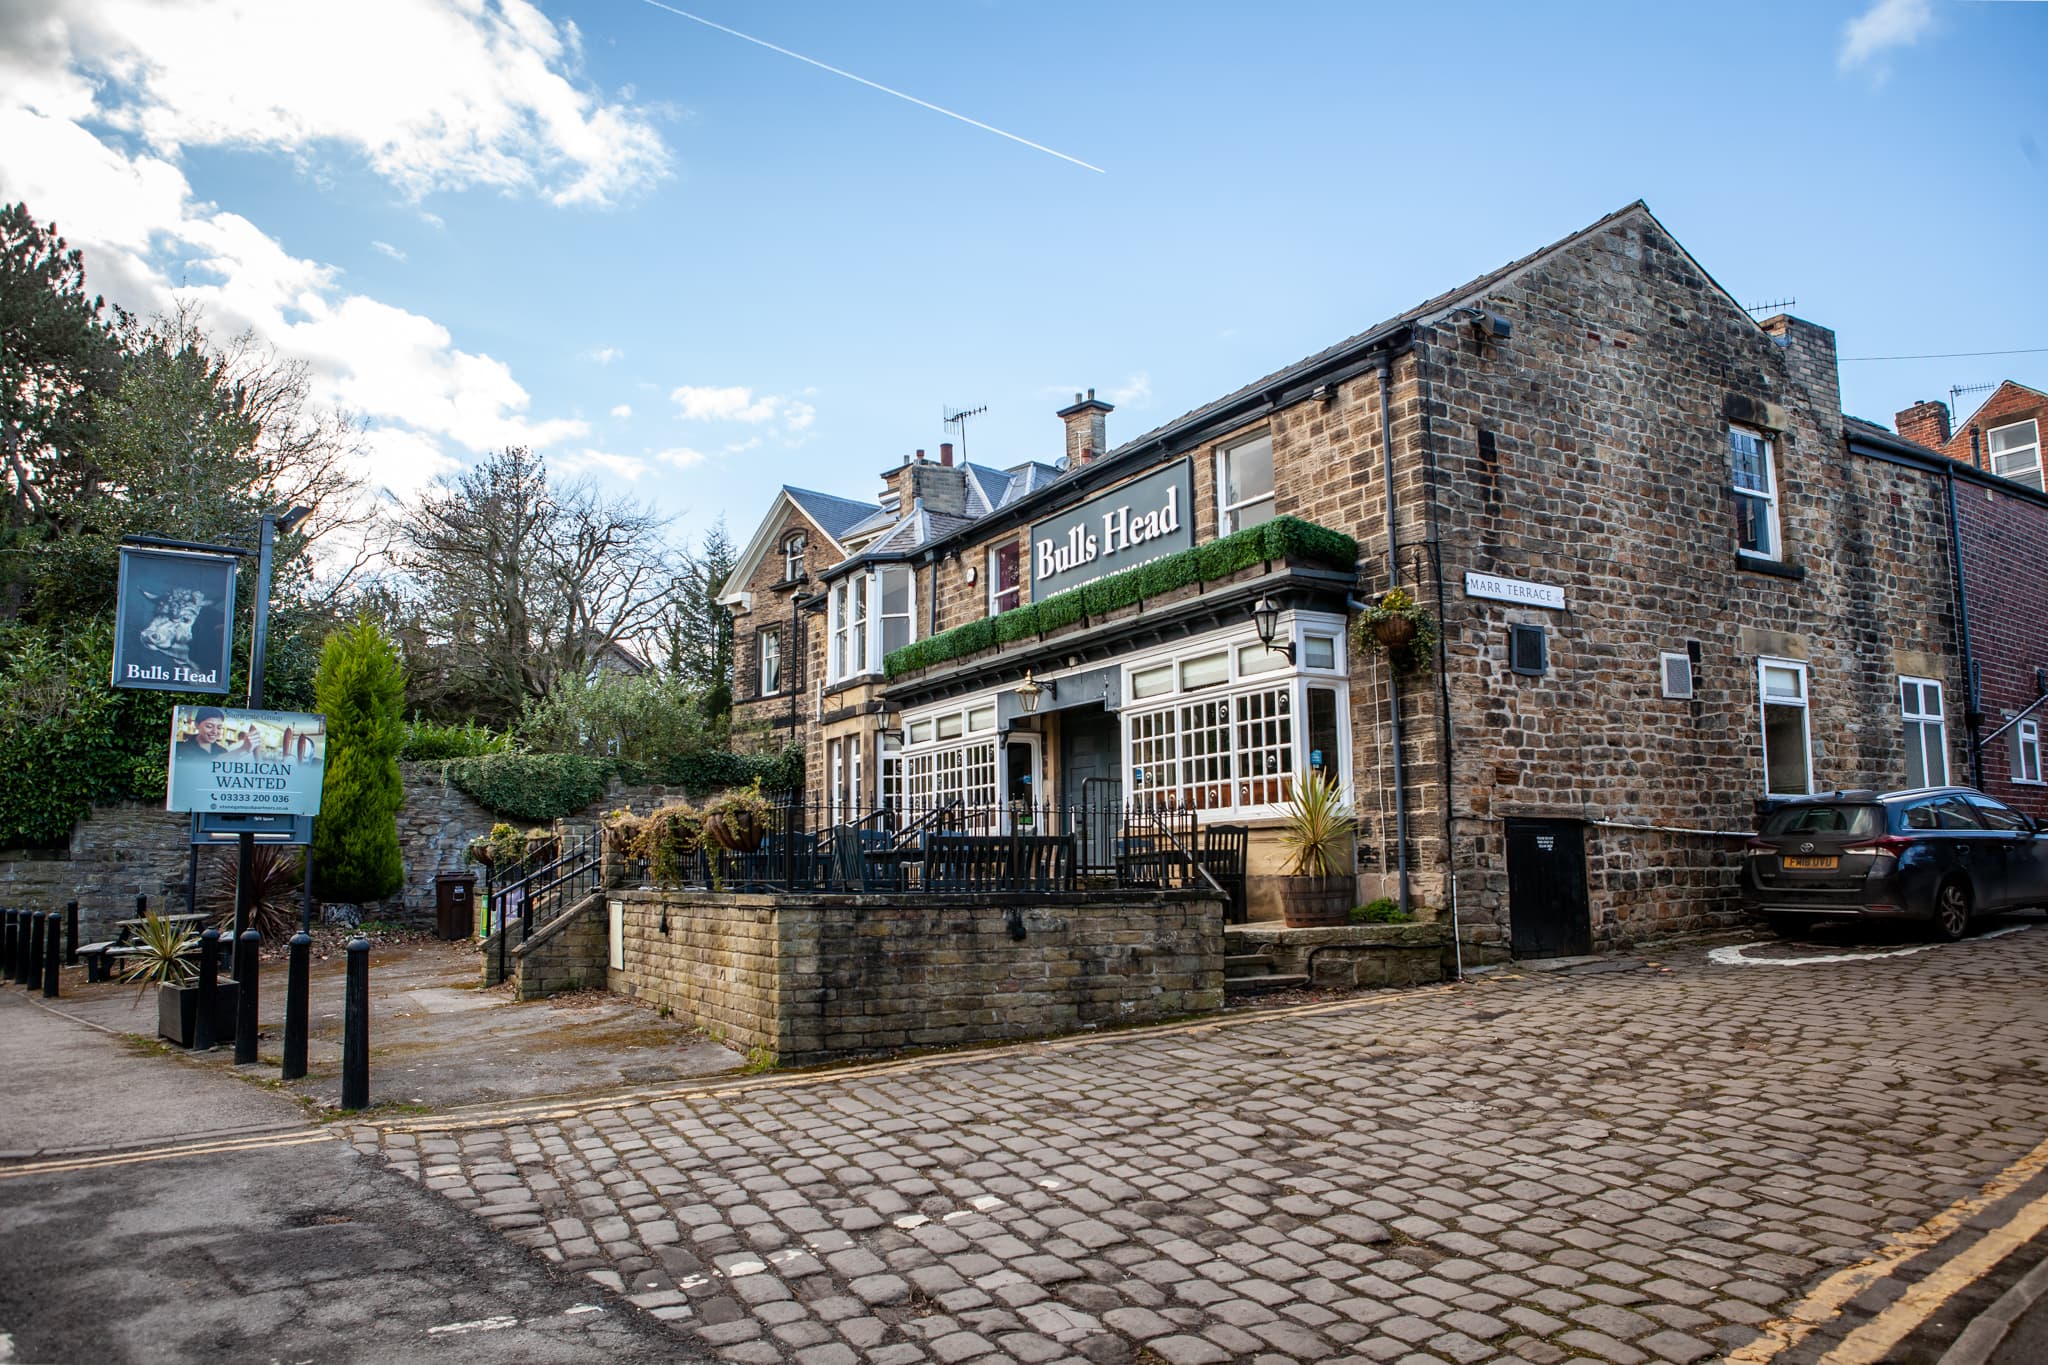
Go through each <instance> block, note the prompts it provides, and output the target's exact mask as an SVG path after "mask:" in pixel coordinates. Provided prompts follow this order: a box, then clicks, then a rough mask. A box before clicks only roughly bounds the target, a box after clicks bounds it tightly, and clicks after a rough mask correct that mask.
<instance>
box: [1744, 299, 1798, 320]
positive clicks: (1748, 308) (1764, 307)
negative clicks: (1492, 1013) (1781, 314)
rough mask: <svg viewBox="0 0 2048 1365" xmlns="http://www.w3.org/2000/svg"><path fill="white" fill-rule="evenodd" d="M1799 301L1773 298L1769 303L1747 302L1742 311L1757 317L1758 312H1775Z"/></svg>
mask: <svg viewBox="0 0 2048 1365" xmlns="http://www.w3.org/2000/svg"><path fill="white" fill-rule="evenodd" d="M1798 302H1799V300H1798V299H1772V300H1771V301H1770V302H1769V303H1746V304H1744V305H1743V306H1742V311H1743V312H1745V313H1747V314H1749V315H1750V316H1751V317H1755V316H1756V315H1757V314H1758V313H1775V312H1777V311H1778V310H1779V309H1780V308H1790V307H1793V306H1794V305H1795V304H1797V303H1798Z"/></svg>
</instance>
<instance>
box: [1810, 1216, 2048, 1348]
mask: <svg viewBox="0 0 2048 1365" xmlns="http://www.w3.org/2000/svg"><path fill="white" fill-rule="evenodd" d="M2044 1228H2048V1195H2043V1196H2041V1197H2040V1198H2039V1199H2036V1200H2035V1201H2034V1202H2033V1203H2031V1204H2028V1205H2027V1206H2026V1207H2025V1208H2023V1209H2021V1210H2020V1211H2019V1213H2018V1214H2017V1215H2016V1216H2014V1218H2013V1219H2012V1221H2010V1222H2008V1223H2007V1224H2005V1226H2003V1227H1999V1228H1994V1229H1992V1230H1991V1231H1990V1232H1989V1233H1987V1234H1985V1236H1984V1239H1983V1240H1982V1241H1980V1242H1978V1243H1977V1244H1976V1245H1975V1246H1973V1247H1971V1248H1970V1249H1969V1250H1968V1251H1965V1252H1964V1253H1963V1254H1962V1255H1960V1256H1956V1257H1954V1258H1952V1259H1950V1260H1948V1261H1945V1262H1944V1263H1942V1264H1941V1265H1939V1266H1936V1267H1935V1268H1934V1269H1933V1270H1932V1271H1930V1272H1929V1273H1928V1275H1927V1277H1926V1278H1925V1279H1923V1280H1921V1281H1920V1282H1919V1283H1917V1284H1915V1285H1914V1286H1913V1287H1912V1288H1911V1289H1908V1290H1907V1291H1906V1292H1905V1293H1904V1294H1902V1295H1900V1296H1899V1299H1898V1301H1897V1302H1896V1303H1894V1304H1892V1305H1891V1306H1890V1307H1888V1308H1886V1309H1885V1310H1884V1311H1883V1312H1882V1313H1879V1314H1878V1315H1877V1316H1876V1317H1874V1318H1872V1319H1871V1320H1870V1321H1869V1322H1866V1323H1864V1324H1863V1325H1862V1326H1861V1327H1858V1328H1857V1329H1856V1330H1855V1331H1853V1332H1851V1333H1850V1334H1849V1335H1848V1336H1846V1337H1844V1338H1842V1343H1841V1345H1839V1346H1837V1347H1835V1349H1834V1350H1832V1351H1830V1352H1828V1353H1827V1354H1826V1355H1825V1356H1823V1357H1821V1360H1822V1361H1823V1363H1824V1365H1878V1362H1879V1361H1882V1360H1885V1359H1886V1358H1887V1355H1888V1353H1889V1352H1890V1350H1891V1348H1892V1347H1894V1346H1896V1345H1898V1344H1899V1343H1900V1342H1901V1341H1904V1340H1905V1339H1906V1334H1907V1333H1909V1332H1911V1331H1912V1330H1913V1329H1914V1328H1916V1327H1918V1326H1919V1325H1920V1324H1921V1323H1923V1322H1925V1321H1927V1319H1928V1317H1929V1316H1931V1315H1932V1314H1933V1312H1934V1310H1935V1309H1937V1308H1939V1307H1941V1306H1942V1305H1943V1304H1944V1303H1947V1302H1948V1301H1949V1299H1951V1298H1952V1297H1954V1296H1955V1295H1956V1294H1958V1293H1960V1292H1961V1291H1962V1290H1964V1289H1967V1288H1968V1287H1969V1286H1970V1285H1972V1284H1974V1283H1976V1282H1977V1281H1978V1280H1980V1279H1982V1278H1983V1277H1984V1276H1986V1275H1988V1274H1990V1273H1991V1271H1992V1270H1993V1269H1995V1268H1996V1267H1997V1265H1998V1263H1999V1262H2000V1261H2003V1260H2004V1259H2005V1258H2006V1257H2007V1256H2010V1255H2011V1254H2012V1253H2013V1252H2015V1251H2017V1250H2019V1249H2020V1248H2021V1247H2023V1246H2025V1245H2026V1244H2027V1243H2028V1242H2030V1241H2032V1240H2033V1239H2034V1238H2035V1237H2036V1236H2037V1235H2038V1234H2039V1233H2040V1232H2041V1231H2042V1230H2043V1229H2044Z"/></svg>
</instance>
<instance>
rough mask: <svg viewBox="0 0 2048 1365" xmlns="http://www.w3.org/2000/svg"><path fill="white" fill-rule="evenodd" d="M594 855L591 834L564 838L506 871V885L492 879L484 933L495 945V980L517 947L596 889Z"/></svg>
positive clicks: (593, 834)
mask: <svg viewBox="0 0 2048 1365" xmlns="http://www.w3.org/2000/svg"><path fill="white" fill-rule="evenodd" d="M598 849H599V835H598V834H597V833H596V832H595V831H593V832H590V833H587V834H570V835H564V836H561V837H560V838H558V839H556V840H555V841H554V844H553V846H552V847H549V848H545V849H542V850H539V851H538V852H537V853H536V854H535V855H533V856H529V857H527V858H524V859H522V860H520V861H519V862H518V863H515V864H513V865H512V867H511V868H510V869H508V870H507V871H508V872H509V873H510V874H511V879H510V880H504V879H503V877H502V876H494V877H493V878H492V884H491V885H490V887H489V889H488V890H487V891H486V892H485V906H486V919H485V925H484V927H485V938H486V940H487V942H490V941H491V940H493V939H494V940H495V941H494V942H490V946H491V947H492V948H493V949H494V950H495V952H496V954H497V972H496V976H497V979H499V980H503V979H504V977H505V972H506V964H507V960H508V958H509V956H510V954H511V951H512V948H513V946H514V944H515V943H524V942H526V940H528V939H529V938H532V937H533V935H534V933H535V932H536V931H537V930H540V929H543V928H545V927H547V925H549V924H550V923H552V922H553V921H554V920H555V918H556V917H557V916H559V915H561V914H563V913H565V912H567V911H568V910H570V909H572V908H574V907H575V905H576V904H577V903H578V902H580V901H581V900H583V898H584V897H586V896H588V895H589V894H590V893H591V892H593V891H596V890H597V889H598V884H599V880H600V876H601V873H600V871H599V866H598ZM493 871H494V872H497V871H498V870H497V869H493ZM501 881H502V885H500V884H499V883H500V882H501Z"/></svg>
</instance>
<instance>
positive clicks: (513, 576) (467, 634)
mask: <svg viewBox="0 0 2048 1365" xmlns="http://www.w3.org/2000/svg"><path fill="white" fill-rule="evenodd" d="M667 527H668V522H667V519H666V518H664V517H661V516H659V515H658V514H656V513H655V512H654V511H652V510H651V509H649V508H648V507H646V506H644V505H642V504H640V503H637V502H634V501H632V500H631V499H628V498H607V497H604V496H601V495H600V494H599V493H598V492H597V491H596V490H595V489H594V488H592V487H591V485H590V484H589V483H587V482H583V481H578V482H574V483H568V484H561V485H557V484H554V483H551V482H550V481H549V478H548V473H547V466H546V463H545V462H544V461H543V460H541V458H540V457H538V456H536V455H534V454H533V453H532V452H531V451H528V450H526V449H524V448H523V447H516V446H515V447H511V448H508V449H506V450H504V451H503V452H501V453H499V454H496V455H493V456H491V457H489V458H488V459H486V460H485V461H483V463H481V464H479V465H477V466H476V467H474V468H473V469H471V470H469V471H468V472H467V473H464V474H462V475H459V476H457V477H455V478H452V479H445V480H443V481H442V482H441V483H440V484H438V485H437V486H436V487H435V488H434V489H433V490H432V491H430V492H429V493H428V494H427V495H426V497H425V498H423V499H422V500H421V501H420V502H419V503H418V504H416V505H415V506H413V507H412V508H410V509H408V510H407V511H405V512H404V513H403V514H401V516H400V519H399V522H398V527H397V556H396V557H397V562H398V565H399V568H400V570H401V571H402V573H403V574H404V577H405V580H406V591H407V593H408V595H409V597H410V599H411V605H412V607H413V611H412V612H411V613H410V615H411V616H412V624H413V630H412V631H411V632H409V633H410V634H411V636H412V638H413V640H416V641H417V646H416V648H417V649H418V650H419V652H420V657H417V658H415V659H411V660H408V663H409V664H410V665H411V671H412V673H413V676H414V678H415V681H416V684H417V685H416V687H415V696H416V699H417V700H419V701H423V702H426V703H428V704H429V705H430V706H432V707H433V708H434V709H437V710H443V711H464V712H467V713H468V714H471V715H476V716H479V717H480V718H483V719H487V720H494V721H497V722H499V723H508V722H510V721H511V720H512V719H514V718H516V717H517V716H518V714H519V712H520V710H521V708H522V707H523V706H524V705H525V703H526V701H527V700H528V699H529V698H537V697H542V696H545V695H546V694H547V693H548V692H549V691H550V690H551V689H552V688H553V687H554V686H555V685H556V683H557V682H558V680H560V679H561V678H562V677H563V676H564V675H565V674H575V675H577V676H586V675H588V673H589V672H590V670H591V669H592V667H593V666H594V665H595V664H596V663H597V662H598V661H600V660H601V659H603V658H604V657H605V656H607V655H608V654H611V653H612V652H613V651H616V650H621V649H630V648H631V647H632V646H633V645H634V644H635V643H636V642H637V641H639V640H640V639H641V638H642V637H643V636H645V635H647V634H648V633H649V631H650V630H651V629H652V627H653V626H654V625H655V623H656V621H657V620H658V619H659V617H660V614H661V610H662V606H663V603H664V602H665V600H666V599H667V597H668V594H669V592H670V585H671V583H672V581H673V579H674V578H675V576H676V574H677V570H678V563H677V556H676V554H675V552H674V551H673V550H672V549H671V548H670V547H669V545H668V543H667V541H666V539H665V533H666V531H667ZM401 638H402V639H403V638H405V635H404V634H402V635H401Z"/></svg>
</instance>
